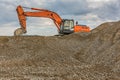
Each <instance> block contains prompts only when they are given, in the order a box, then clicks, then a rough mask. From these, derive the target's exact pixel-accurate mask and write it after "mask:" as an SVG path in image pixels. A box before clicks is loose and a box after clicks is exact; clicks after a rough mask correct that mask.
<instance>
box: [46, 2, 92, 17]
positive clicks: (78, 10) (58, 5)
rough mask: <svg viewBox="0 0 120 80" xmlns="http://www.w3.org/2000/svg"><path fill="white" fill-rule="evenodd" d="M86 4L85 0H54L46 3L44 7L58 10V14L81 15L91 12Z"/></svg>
mask: <svg viewBox="0 0 120 80" xmlns="http://www.w3.org/2000/svg"><path fill="white" fill-rule="evenodd" d="M87 4H88V3H87V2H86V0H73V1H67V2H64V1H61V0H56V1H55V2H52V3H50V4H47V5H46V7H48V8H49V9H51V10H53V11H56V12H58V13H59V14H60V15H70V14H71V15H83V14H87V13H89V12H91V10H90V9H89V8H88V5H87Z"/></svg>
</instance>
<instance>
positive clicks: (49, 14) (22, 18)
mask: <svg viewBox="0 0 120 80" xmlns="http://www.w3.org/2000/svg"><path fill="white" fill-rule="evenodd" d="M30 9H31V10H34V12H33V11H30V12H29V11H27V12H24V10H23V7H22V6H20V5H19V6H18V7H17V9H16V11H17V14H18V19H19V22H20V25H21V28H18V29H16V31H15V32H14V35H21V34H24V33H26V32H27V30H26V17H45V18H50V19H52V20H53V22H54V23H55V25H56V26H57V28H58V31H60V25H61V22H62V19H61V17H60V16H59V15H58V14H57V13H55V12H53V11H49V10H45V9H38V8H30Z"/></svg>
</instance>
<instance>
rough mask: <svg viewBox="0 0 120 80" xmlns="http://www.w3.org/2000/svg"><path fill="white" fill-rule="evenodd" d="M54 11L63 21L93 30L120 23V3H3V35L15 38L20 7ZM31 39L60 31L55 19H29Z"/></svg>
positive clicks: (65, 0) (90, 0)
mask: <svg viewBox="0 0 120 80" xmlns="http://www.w3.org/2000/svg"><path fill="white" fill-rule="evenodd" d="M18 5H22V6H25V7H35V8H43V9H48V10H52V11H54V12H56V13H58V14H59V15H60V16H61V17H62V18H63V19H74V20H75V21H78V22H79V24H84V25H88V26H90V28H91V29H93V28H95V27H97V26H98V25H100V24H101V23H103V22H106V21H117V20H120V9H119V8H120V0H0V10H1V11H0V35H13V32H14V30H15V29H17V28H19V27H20V25H19V22H18V18H17V14H16V7H17V6H18ZM27 31H28V33H27V35H54V34H57V28H56V26H55V24H54V23H53V21H52V20H51V19H46V18H31V17H30V18H27Z"/></svg>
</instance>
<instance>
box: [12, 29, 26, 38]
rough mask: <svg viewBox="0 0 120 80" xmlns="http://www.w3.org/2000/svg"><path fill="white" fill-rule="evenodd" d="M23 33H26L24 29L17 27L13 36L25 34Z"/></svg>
mask: <svg viewBox="0 0 120 80" xmlns="http://www.w3.org/2000/svg"><path fill="white" fill-rule="evenodd" d="M25 33H26V31H25V30H24V29H22V28H18V29H16V30H15V32H14V36H20V35H22V34H25Z"/></svg>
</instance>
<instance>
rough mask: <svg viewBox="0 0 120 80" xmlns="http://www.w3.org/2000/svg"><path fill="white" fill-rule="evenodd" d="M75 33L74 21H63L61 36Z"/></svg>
mask: <svg viewBox="0 0 120 80" xmlns="http://www.w3.org/2000/svg"><path fill="white" fill-rule="evenodd" d="M73 32H74V20H73V19H63V20H62V23H61V26H60V32H59V33H60V34H70V33H73Z"/></svg>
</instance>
